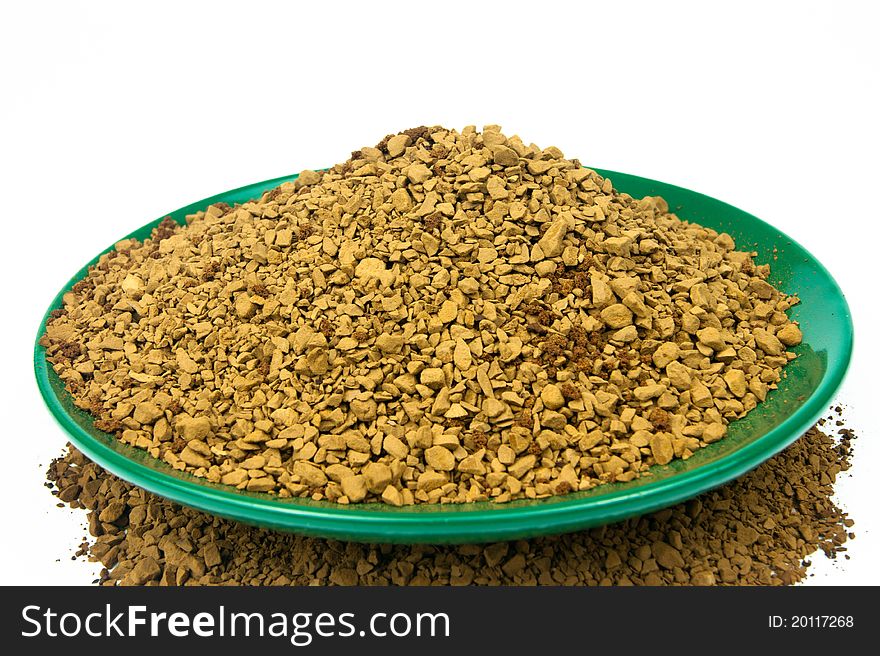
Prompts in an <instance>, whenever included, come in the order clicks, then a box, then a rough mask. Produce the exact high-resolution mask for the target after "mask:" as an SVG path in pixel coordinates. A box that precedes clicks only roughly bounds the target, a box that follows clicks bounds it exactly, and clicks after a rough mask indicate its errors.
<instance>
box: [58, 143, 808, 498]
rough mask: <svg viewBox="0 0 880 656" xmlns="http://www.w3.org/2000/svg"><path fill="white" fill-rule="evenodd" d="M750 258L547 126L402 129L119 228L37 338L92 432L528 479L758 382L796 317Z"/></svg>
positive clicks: (254, 454) (251, 486)
mask: <svg viewBox="0 0 880 656" xmlns="http://www.w3.org/2000/svg"><path fill="white" fill-rule="evenodd" d="M753 255H754V253H749V252H741V251H737V250H736V248H735V244H734V241H733V239H732V238H731V237H730V236H729V235H727V234H725V233H720V234H719V233H718V232H716V231H714V230H711V229H708V228H704V227H701V226H699V225H696V224H693V223H689V222H686V221H681V220H679V219H678V218H677V217H676V216H675V215H674V214H672V213H670V212H669V208H668V206H667V204H666V202H665V201H664V200H663V199H662V198H655V197H646V198H642V199H636V198H632V197H631V196H629V195H627V194H624V193H620V192H618V191H616V190H615V189H614V187H613V185H612V182H611V180H609V179H606V178H603V177H601V176H599V175H598V174H597V173H595V172H594V171H591V170H589V169H585V168H582V167H581V166H580V164H579V163H578V162H577V160H570V159H565V158H564V157H563V154H562V153H561V152H560V151H559V150H558V149H557V148H553V147H551V148H546V149H540V148H538V147H537V146H535V145H529V146H527V145H525V144H524V143H523V142H522V141H521V140H520V139H519V138H517V137H510V138H508V137H505V136H504V135H503V134H502V133H501V132H500V130H499V129H498V128H497V126H487V127H486V128H484V130H483V132H478V131H476V130H475V129H474V128H473V127H471V128H466V129H465V130H463V131H462V132H461V133H459V132H456V131H454V130H446V129H442V128H417V129H413V130H407V131H405V132H402V133H400V134H397V135H389V137H387V138H386V139H384V140H382V142H380V143H379V144H378V146H377V147H376V148H362V149H360V150H359V151H356V152H355V153H353V154H352V158H351V159H350V160H348V161H347V162H345V163H344V164H341V165H337V166H334V167H333V168H332V169H330V170H329V171H326V172H320V173H319V172H314V171H304V172H303V173H302V174H301V175H300V176H299V178H298V179H297V180H296V182H294V183H285V184H282V185H281V186H279V187H278V188H276V189H273V190H271V191H269V192H266V193H265V194H264V195H263V196H262V198H260V199H258V200H255V201H253V202H248V203H244V204H243V205H240V206H236V207H230V206H228V205H226V204H222V203H221V204H216V205H212V206H210V207H208V208H207V209H206V210H205V211H204V212H199V213H198V214H195V215H193V216H190V217H188V224H187V225H186V226H185V227H181V226H178V225H177V224H176V223H174V222H173V221H171V220H168V221H165V222H163V223H162V225H160V226H159V227H158V228H157V229H156V230H155V231H154V233H153V235H152V238H150V239H147V240H145V241H144V242H142V243H141V242H137V241H134V240H129V241H125V242H121V243H119V244H118V245H117V247H116V249H115V250H114V251H113V252H111V253H108V254H106V255H104V256H103V257H102V258H101V259H100V261H99V262H98V264H97V265H96V266H94V267H93V268H92V270H91V271H90V272H89V274H88V275H87V276H86V277H85V278H84V279H83V280H81V281H80V282H78V283H77V284H76V285H75V286H74V287H73V290H72V291H71V292H70V293H69V294H67V295H66V296H65V299H64V306H63V308H62V309H61V310H60V311H59V312H56V313H55V315H54V316H53V317H52V319H51V320H50V321H49V323H48V325H47V330H46V335H45V336H44V338H43V341H42V343H43V344H44V345H45V346H46V348H47V353H48V358H49V360H50V362H51V363H52V364H53V366H54V368H55V370H56V372H57V373H58V375H59V376H60V377H61V378H62V379H63V380H64V382H65V383H66V385H67V388H68V389H69V391H70V392H71V394H72V395H73V397H74V398H75V400H76V403H77V404H78V405H79V406H80V407H82V408H85V409H87V410H89V411H90V412H91V413H93V414H94V415H95V416H96V417H98V422H97V426H98V427H99V428H100V429H102V430H105V431H108V432H111V433H114V434H116V435H117V436H118V438H119V439H121V440H122V441H123V442H126V443H128V444H131V445H135V446H137V447H141V448H143V449H146V450H147V451H148V452H149V453H150V454H151V455H153V456H154V457H156V458H161V459H163V460H165V461H167V462H168V463H170V464H171V465H172V466H173V467H175V468H178V469H181V470H186V471H189V472H191V473H193V474H195V475H196V476H198V477H203V478H205V479H207V480H208V481H211V482H216V483H223V484H227V485H230V486H235V487H237V488H239V489H245V490H248V491H253V492H269V493H272V494H278V495H280V496H285V497H287V496H303V497H311V498H314V499H328V500H331V501H337V502H339V503H357V502H362V501H381V502H384V503H388V504H391V505H395V506H398V505H404V504H412V503H417V502H423V503H437V502H466V501H480V500H487V499H488V500H494V501H499V502H503V501H507V500H509V499H516V498H541V497H546V496H549V495H553V494H563V493H566V492H569V491H576V490H585V489H588V488H591V487H593V486H595V485H598V484H601V483H606V482H613V481H629V480H632V479H634V478H636V477H637V476H640V475H641V474H643V473H644V472H645V471H646V470H647V469H648V468H649V467H650V466H651V465H653V464H661V465H662V464H666V463H668V462H670V461H671V460H673V459H674V458H688V457H689V456H690V455H691V454H692V453H693V452H694V451H695V450H696V449H699V448H701V447H702V446H705V445H706V444H709V443H712V442H715V441H717V440H719V439H722V438H723V437H724V436H725V434H726V431H727V425H728V423H729V422H730V421H732V420H734V419H736V418H738V417H742V416H743V415H745V414H746V413H748V412H749V411H750V410H751V409H753V408H754V407H755V406H756V405H757V404H758V403H759V402H761V401H763V400H764V398H765V396H766V395H767V393H768V390H769V389H771V388H773V387H775V385H776V383H777V381H778V380H779V378H780V371H781V369H782V367H783V366H784V365H785V364H786V363H787V362H788V361H789V360H790V359H791V358H793V357H794V354H793V353H791V352H788V351H787V350H786V348H787V347H789V346H794V345H796V344H798V343H800V341H801V332H800V330H799V328H798V327H797V325H796V324H794V323H792V322H791V321H790V320H789V319H788V317H787V316H786V311H787V310H788V309H789V308H790V307H791V305H793V304H794V303H796V302H797V299H796V298H794V297H788V296H785V295H784V294H782V293H780V292H779V291H777V290H776V289H775V288H774V287H773V286H772V285H770V284H769V282H768V281H767V278H768V276H769V266H768V265H757V264H755V263H754V262H753V259H752V258H753Z"/></svg>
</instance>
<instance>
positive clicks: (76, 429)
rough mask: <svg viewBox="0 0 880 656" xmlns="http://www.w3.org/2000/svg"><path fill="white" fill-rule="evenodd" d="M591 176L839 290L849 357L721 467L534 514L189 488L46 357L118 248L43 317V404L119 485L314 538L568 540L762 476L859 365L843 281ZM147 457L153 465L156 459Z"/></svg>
mask: <svg viewBox="0 0 880 656" xmlns="http://www.w3.org/2000/svg"><path fill="white" fill-rule="evenodd" d="M588 168H591V167H588ZM592 170H594V171H596V172H597V173H599V174H600V175H602V176H604V177H610V178H611V179H612V181H613V180H614V179H615V177H617V178H621V177H625V178H629V179H637V180H639V181H640V182H643V183H647V184H651V185H659V186H661V187H663V188H671V189H675V190H680V191H682V192H686V193H687V194H691V195H696V196H701V197H703V198H705V199H707V200H709V201H712V202H714V203H719V204H721V205H723V206H724V207H725V208H729V209H731V210H732V211H734V212H736V213H738V214H741V215H747V216H748V217H750V219H751V220H753V221H755V222H758V223H760V224H763V225H764V226H766V227H767V228H768V229H770V230H773V231H774V232H776V233H777V234H778V236H779V238H780V239H781V240H784V241H786V242H787V243H788V245H789V246H790V247H794V248H797V249H800V250H801V251H803V253H805V254H806V255H807V256H808V257H809V258H810V260H811V264H815V265H816V266H817V267H818V271H819V273H821V274H822V275H823V276H824V278H826V279H827V281H828V282H829V283H830V285H831V288H832V290H833V291H834V292H835V295H836V296H837V298H838V299H839V301H840V303H841V307H842V309H843V310H844V312H843V313H842V315H843V316H841V317H839V319H838V321H837V322H835V325H837V326H838V328H839V329H840V330H839V332H840V335H839V336H838V337H840V338H841V345H840V347H841V353H842V355H843V357H842V359H841V360H840V361H839V362H833V363H832V362H829V363H828V366H827V369H826V371H825V372H824V374H823V376H822V379H821V380H820V381H819V384H818V386H817V387H816V389H815V390H814V391H813V393H812V394H810V396H808V397H807V398H806V399H805V400H804V401H803V402H802V403H801V405H800V406H799V407H798V408H797V409H796V410H795V411H794V412H793V414H792V415H791V416H789V417H788V418H786V419H784V420H783V421H782V422H781V423H780V424H779V425H778V426H776V427H774V428H773V429H771V430H770V431H768V432H767V433H765V434H764V435H762V436H760V437H758V438H756V439H754V440H753V441H751V442H749V443H748V444H746V445H744V446H742V447H741V448H739V449H737V450H736V451H733V452H732V453H730V454H727V455H725V456H723V457H721V458H720V459H718V460H716V461H713V462H711V463H707V464H706V465H702V466H698V467H696V468H694V469H692V470H689V471H685V472H682V473H678V474H675V475H674V476H670V477H668V478H665V479H662V480H657V481H651V482H647V483H644V484H641V485H640V486H638V487H635V488H629V489H623V490H610V491H609V492H608V493H606V494H601V495H595V496H590V497H581V498H574V499H565V498H564V497H562V498H552V497H551V498H548V499H547V502H546V503H542V502H541V501H544V500H539V502H538V503H535V504H533V505H531V504H530V505H528V506H516V505H513V506H512V505H510V504H497V508H477V509H472V510H468V504H419V505H416V506H408V507H404V508H388V507H387V506H384V504H379V503H376V504H369V505H370V506H379V507H382V509H381V510H380V509H374V508H370V509H366V507H358V506H344V505H341V504H336V505H338V507H332V506H309V505H305V504H297V503H296V502H295V500H294V502H291V500H289V499H285V500H284V502H283V503H279V498H278V497H273V496H271V495H268V494H264V495H259V494H243V493H241V492H240V491H238V490H235V489H234V488H230V489H229V490H226V489H222V486H211V485H205V484H203V483H198V482H191V481H187V480H185V479H181V478H177V477H176V476H172V475H170V474H168V473H165V472H163V471H161V470H159V469H154V468H152V467H150V466H148V465H145V464H143V463H140V462H137V461H136V460H134V459H131V458H128V457H126V456H125V455H124V454H122V453H120V452H119V451H117V450H115V449H113V448H112V447H110V446H108V445H106V444H103V443H102V442H101V441H99V440H98V439H96V438H95V437H93V436H92V435H90V434H89V433H88V432H86V431H85V430H83V429H82V427H81V426H79V424H78V423H77V422H76V421H75V420H74V419H73V418H72V417H71V415H70V414H69V413H68V412H67V411H65V410H64V408H63V407H62V404H61V401H60V399H59V398H58V396H57V395H56V393H55V390H54V388H53V387H52V385H51V383H50V380H49V375H50V374H49V369H50V366H49V363H48V362H47V360H46V357H45V348H44V347H43V346H41V345H40V338H41V336H42V335H43V333H44V332H45V326H46V321H47V320H48V318H49V315H50V313H51V312H52V310H53V309H55V308H58V307H60V305H61V301H62V298H63V296H64V294H65V293H67V291H69V289H70V287H71V285H72V284H73V283H74V282H76V281H77V280H78V279H80V278H81V277H82V276H83V275H84V273H85V271H86V270H87V269H88V267H89V266H90V265H92V264H94V263H95V262H96V261H97V260H98V258H99V257H100V256H101V255H103V254H104V253H106V252H108V251H109V250H111V249H112V248H113V246H112V245H111V246H109V247H107V248H106V249H104V250H103V251H101V253H100V254H99V255H98V256H96V257H95V258H93V259H92V260H91V261H90V262H89V263H88V264H86V265H85V266H84V267H83V268H82V269H80V271H79V272H77V273H76V274H75V275H74V276H73V277H72V278H71V279H70V280H69V281H68V282H67V283H66V284H65V285H64V287H63V288H62V289H61V291H59V292H58V294H56V296H55V298H54V299H53V300H52V302H51V304H50V305H49V307H48V309H47V310H46V312H45V314H44V315H43V318H42V321H41V322H40V326H39V328H38V331H37V339H36V342H35V345H34V370H35V375H36V379H37V386H38V388H39V391H40V395H41V396H42V398H43V401H44V403H45V404H46V406H47V408H48V409H49V411H50V413H51V415H52V416H53V418H54V419H55V421H56V423H58V425H59V426H60V427H61V428H62V430H64V432H65V433H66V434H67V436H68V438H69V439H70V441H71V442H72V443H73V444H74V445H75V446H76V447H77V448H78V449H79V450H80V451H82V452H83V453H84V454H85V455H86V456H87V457H88V458H90V459H91V460H93V461H94V462H96V463H97V464H99V465H100V466H102V467H103V468H105V469H106V470H108V471H109V472H111V473H112V474H114V475H116V476H118V477H119V478H122V479H123V480H126V481H128V482H130V483H132V484H134V485H136V486H138V487H141V488H144V489H145V490H147V491H149V492H152V493H153V494H156V495H158V496H160V497H163V498H166V499H169V500H171V501H174V502H176V503H180V504H182V505H185V506H189V507H192V508H196V509H198V510H202V511H205V512H208V513H212V514H216V515H220V516H223V517H227V518H231V519H234V520H238V521H241V522H244V523H248V524H255V525H259V526H264V527H266V528H274V529H281V530H286V531H293V532H296V533H300V534H303V535H309V536H316V537H325V538H331V539H343V540H350V541H360V542H384V543H408V544H415V543H431V544H441V543H475V542H491V541H498V540H508V539H518V538H524V537H537V536H541V535H548V534H555V533H565V532H569V531H572V530H577V529H584V528H589V527H593V526H598V525H604V524H609V523H613V522H615V521H619V520H622V519H625V518H628V517H632V516H636V515H642V514H645V513H649V512H651V511H655V510H658V509H660V508H664V507H667V506H670V505H674V504H675V503H679V502H681V501H684V500H686V499H689V498H692V497H694V496H696V495H698V494H700V493H703V492H706V491H708V490H710V489H712V488H715V487H718V486H719V485H723V484H724V483H727V482H729V481H731V480H733V479H734V478H737V477H739V476H741V475H743V474H744V473H746V472H748V471H750V470H751V469H753V468H755V467H757V466H758V465H759V464H761V463H762V462H764V461H766V460H767V459H769V458H770V457H772V456H773V455H775V454H776V453H778V452H779V451H781V450H782V449H784V448H785V447H786V446H788V445H789V444H791V443H792V442H794V441H795V440H796V439H797V438H799V437H800V436H801V435H802V434H803V433H804V432H805V431H806V430H807V429H808V428H809V427H810V426H812V425H813V424H814V423H815V422H816V420H817V419H818V418H819V417H820V416H821V415H822V414H823V413H824V412H825V411H826V410H827V408H828V406H829V404H830V403H831V401H832V400H833V398H834V395H835V394H836V393H837V391H838V389H839V388H840V386H841V384H842V383H843V380H844V378H845V376H846V372H847V370H848V368H849V365H850V363H851V360H852V352H853V339H854V333H853V324H852V315H851V311H850V309H849V304H848V303H847V301H846V297H845V296H844V294H843V292H842V290H841V289H840V286H839V285H838V284H837V281H836V280H835V279H834V277H833V276H832V275H831V273H830V272H829V271H828V270H827V269H826V268H825V266H824V265H823V264H822V262H821V261H819V260H818V259H817V258H816V257H815V256H813V255H812V254H811V253H810V252H809V251H808V250H807V249H806V248H804V247H803V246H802V245H801V244H799V243H798V242H797V241H796V240H794V239H792V238H791V237H789V236H788V235H787V234H785V233H783V232H782V231H780V230H778V229H777V228H775V227H774V226H772V225H771V224H768V223H767V222H765V221H763V220H762V219H760V218H758V217H756V216H754V215H752V214H750V213H748V212H746V211H744V210H742V209H740V208H738V207H735V206H733V205H730V204H729V203H726V202H724V201H721V200H719V199H717V198H714V197H711V196H707V195H705V194H702V193H700V192H696V191H693V190H691V189H687V188H685V187H679V186H677V185H674V184H670V183H666V182H661V181H659V180H654V179H651V178H644V177H641V176H637V175H633V174H629V173H622V172H617V171H611V170H607V169H599V168H592ZM296 177H297V175H287V176H281V177H278V178H271V179H268V180H263V181H260V182H255V183H252V184H249V185H244V186H241V187H237V188H234V189H230V190H227V191H223V192H220V193H218V194H214V195H212V196H209V197H207V198H204V199H202V200H199V201H196V202H194V203H190V204H188V205H185V206H183V207H181V208H179V209H177V210H174V211H173V212H171V213H169V214H180V213H188V212H193V211H196V209H203V208H204V207H206V206H207V205H210V204H211V203H214V202H218V200H220V199H222V198H227V197H229V196H232V195H235V194H241V193H245V192H250V191H253V192H254V193H255V194H256V196H255V197H259V194H260V193H262V191H265V190H266V189H269V188H271V187H275V186H277V185H279V184H281V183H283V182H289V181H292V180H295V179H296ZM169 214H166V215H165V216H168V215H169ZM162 218H164V217H162ZM162 218H159V219H156V220H154V221H151V222H149V223H147V224H145V225H143V226H141V227H139V228H137V229H136V230H134V231H132V232H131V233H129V236H127V237H123V238H122V239H127V238H131V236H132V235H134V234H136V233H139V232H141V231H144V230H147V229H148V228H150V227H153V226H155V225H156V224H158V223H159V222H160V221H161V220H162ZM118 241H121V240H117V242H118ZM124 446H126V445H124ZM128 448H131V449H134V448H135V447H130V446H129V447H128ZM146 457H148V458H150V457H151V456H149V455H148V454H147V455H146ZM155 460H156V461H157V462H160V463H161V462H162V461H161V460H158V459H155ZM490 503H491V502H490Z"/></svg>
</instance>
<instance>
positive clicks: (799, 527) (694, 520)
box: [48, 428, 853, 585]
mask: <svg viewBox="0 0 880 656" xmlns="http://www.w3.org/2000/svg"><path fill="white" fill-rule="evenodd" d="M825 430H827V428H826V429H825ZM839 432H840V435H841V437H840V438H839V439H837V440H835V439H832V438H831V437H829V436H828V434H826V433H824V432H822V430H820V429H819V428H813V429H810V430H809V431H808V432H807V434H806V435H804V436H803V437H802V438H801V439H800V440H798V441H797V442H795V443H794V444H793V445H792V446H790V447H789V448H788V449H786V450H785V451H783V452H782V453H780V454H779V455H777V456H776V457H774V458H773V459H771V460H769V461H768V462H766V463H764V464H763V465H761V466H760V467H758V468H757V469H756V470H754V471H753V472H751V473H749V474H747V475H746V476H744V477H742V478H741V479H739V480H737V481H734V482H732V483H730V484H728V485H726V486H724V487H722V488H719V489H717V490H713V491H711V492H707V493H705V494H703V495H701V496H699V497H697V498H695V499H692V500H690V501H688V502H686V503H682V504H679V505H677V506H674V507H672V508H668V509H666V510H662V511H660V512H657V513H654V514H652V515H646V516H643V517H639V518H635V519H631V520H628V521H625V522H622V523H619V524H614V525H610V526H605V527H602V528H598V529H594V530H590V531H584V532H580V533H573V534H570V535H563V536H559V537H551V538H537V539H533V540H518V541H516V542H500V543H495V544H488V545H486V544H483V545H462V546H419V545H416V546H391V545H365V544H356V543H343V542H337V541H332V540H321V539H314V538H305V537H300V536H296V535H293V534H289V533H275V532H271V531H267V530H264V529H258V528H253V527H249V526H245V525H243V524H239V523H237V522H233V521H230V520H226V519H221V518H218V517H214V516H211V515H207V514H205V513H202V512H198V511H195V510H190V509H188V508H184V507H181V506H178V505H176V504H174V503H171V502H168V501H165V500H163V499H161V498H159V497H156V496H153V495H151V494H149V493H146V492H144V491H143V490H141V489H139V488H136V487H133V486H131V485H129V484H128V483H125V482H124V481H121V480H119V479H117V478H116V477H114V476H111V475H109V474H108V473H107V472H105V471H104V470H103V469H101V468H100V467H98V466H97V465H95V464H94V463H91V462H89V461H88V460H86V459H85V458H84V457H83V456H82V454H80V453H79V452H77V451H75V450H71V451H70V452H69V453H68V455H67V456H65V457H64V458H61V459H59V460H56V461H55V462H53V463H52V466H51V467H50V469H49V472H48V475H49V479H50V480H51V481H52V483H54V489H53V493H54V494H56V495H57V496H58V498H59V499H61V500H62V501H64V502H65V503H68V504H70V505H71V506H72V507H74V508H86V509H87V510H88V520H89V521H88V525H89V532H90V533H91V536H92V538H91V541H87V542H86V543H84V545H83V546H82V547H81V548H80V552H79V553H80V554H86V553H88V556H89V558H90V559H91V560H93V561H100V562H101V563H103V565H104V567H105V569H104V570H102V573H101V578H100V580H99V581H98V582H99V583H101V584H103V585H117V584H121V585H133V584H149V585H166V584H187V585H213V584H225V585H355V584H360V585H506V584H517V585H608V584H614V585H678V584H685V585H688V584H694V585H722V584H723V585H788V584H791V583H794V582H795V581H798V580H800V579H802V578H804V577H805V576H806V573H807V568H808V566H809V564H810V561H809V560H807V559H808V558H811V554H813V553H814V552H815V551H816V550H817V549H821V550H822V551H823V552H824V553H825V554H826V555H828V556H829V557H834V556H835V555H836V554H837V553H838V552H842V551H845V550H846V548H845V547H844V543H845V542H846V540H847V538H851V537H852V534H851V533H849V528H850V527H851V526H852V525H853V522H852V520H851V519H849V518H848V517H847V515H846V513H845V512H843V511H841V510H840V509H839V508H838V507H837V506H836V505H835V504H834V502H833V500H832V498H831V495H832V493H833V483H834V480H835V477H836V476H837V474H839V473H840V472H841V471H844V470H846V469H848V468H849V458H850V453H851V446H850V437H851V435H850V433H849V431H848V430H846V429H840V431H839ZM829 433H830V431H829ZM378 487H381V486H378ZM378 487H377V488H376V489H378ZM360 493H361V494H363V493H364V490H363V489H361V490H360Z"/></svg>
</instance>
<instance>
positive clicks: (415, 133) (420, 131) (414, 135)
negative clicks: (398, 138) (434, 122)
mask: <svg viewBox="0 0 880 656" xmlns="http://www.w3.org/2000/svg"><path fill="white" fill-rule="evenodd" d="M400 134H405V135H407V136H409V138H410V139H412V141H413V143H415V142H416V141H418V140H419V139H423V138H424V139H427V138H428V137H429V136H430V135H431V128H429V127H427V126H425V125H420V126H419V127H417V128H410V129H409V130H404V131H403V132H401V133H400Z"/></svg>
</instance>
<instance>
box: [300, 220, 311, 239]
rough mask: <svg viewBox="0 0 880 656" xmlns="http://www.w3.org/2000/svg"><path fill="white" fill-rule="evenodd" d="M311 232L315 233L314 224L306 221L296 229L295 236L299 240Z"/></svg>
mask: <svg viewBox="0 0 880 656" xmlns="http://www.w3.org/2000/svg"><path fill="white" fill-rule="evenodd" d="M313 234H315V226H313V225H312V224H311V223H306V224H305V225H304V226H300V227H299V230H298V231H297V236H298V237H299V239H301V240H302V239H308V238H309V237H311V236H312V235H313Z"/></svg>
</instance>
